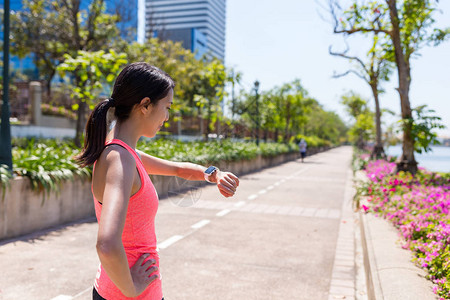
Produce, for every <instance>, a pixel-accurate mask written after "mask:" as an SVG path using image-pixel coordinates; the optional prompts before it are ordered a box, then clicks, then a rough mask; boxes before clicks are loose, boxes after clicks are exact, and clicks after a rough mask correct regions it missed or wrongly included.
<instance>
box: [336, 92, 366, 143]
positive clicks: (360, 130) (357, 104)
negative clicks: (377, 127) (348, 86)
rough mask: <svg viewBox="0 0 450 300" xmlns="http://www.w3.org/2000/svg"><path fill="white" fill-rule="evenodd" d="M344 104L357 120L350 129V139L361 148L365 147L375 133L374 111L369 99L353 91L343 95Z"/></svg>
mask: <svg viewBox="0 0 450 300" xmlns="http://www.w3.org/2000/svg"><path fill="white" fill-rule="evenodd" d="M342 104H344V106H345V107H346V110H347V112H348V113H349V114H350V116H352V117H353V119H354V121H355V122H354V124H353V126H352V127H351V128H350V131H349V136H350V141H351V142H354V143H355V144H356V146H357V147H358V148H359V149H364V147H365V145H366V142H367V141H368V140H369V139H370V138H371V137H372V135H373V127H374V124H373V113H372V112H371V111H370V109H369V107H368V106H367V101H366V100H364V99H363V98H362V97H361V96H360V95H358V94H355V93H353V92H350V93H348V94H347V95H343V96H342Z"/></svg>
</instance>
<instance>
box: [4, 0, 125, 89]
mask: <svg viewBox="0 0 450 300" xmlns="http://www.w3.org/2000/svg"><path fill="white" fill-rule="evenodd" d="M80 4H81V0H62V1H51V0H24V1H23V9H22V10H20V11H17V12H15V13H14V14H13V15H12V17H11V25H12V26H11V35H12V40H11V45H12V47H11V52H12V53H13V54H14V55H17V56H19V57H21V58H23V57H25V56H27V55H29V54H34V60H35V64H36V66H37V68H38V70H39V74H40V76H41V77H42V78H43V79H44V80H45V81H46V82H47V93H48V94H50V91H51V80H52V79H53V77H54V75H55V73H56V68H57V66H58V65H59V64H61V63H62V62H64V59H65V56H64V55H65V54H69V55H71V56H76V55H77V51H79V50H85V51H96V50H100V49H104V48H108V47H109V45H111V43H112V41H113V40H114V39H115V37H119V34H118V33H119V31H118V29H117V26H116V22H117V20H118V18H117V16H113V15H108V14H105V13H104V10H105V4H104V0H92V2H91V5H90V6H89V9H88V10H81V8H80Z"/></svg>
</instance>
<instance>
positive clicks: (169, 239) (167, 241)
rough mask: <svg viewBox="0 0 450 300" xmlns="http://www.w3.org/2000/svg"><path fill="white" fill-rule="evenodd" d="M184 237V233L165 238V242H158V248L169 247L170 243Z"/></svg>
mask: <svg viewBox="0 0 450 300" xmlns="http://www.w3.org/2000/svg"><path fill="white" fill-rule="evenodd" d="M182 238H183V236H182V235H174V236H172V237H170V238H168V239H167V240H165V241H164V242H162V243H159V244H158V248H160V249H166V248H167V247H169V246H170V245H172V244H174V243H176V242H178V241H179V240H181V239H182Z"/></svg>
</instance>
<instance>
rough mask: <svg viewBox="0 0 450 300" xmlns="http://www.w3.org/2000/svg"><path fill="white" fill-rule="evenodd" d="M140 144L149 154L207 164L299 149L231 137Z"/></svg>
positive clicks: (291, 145) (139, 146)
mask: <svg viewBox="0 0 450 300" xmlns="http://www.w3.org/2000/svg"><path fill="white" fill-rule="evenodd" d="M137 148H138V149H139V150H142V151H144V152H146V153H148V154H150V155H154V156H157V157H160V158H163V159H168V160H172V161H188V162H192V163H197V164H202V165H207V164H215V163H219V162H222V163H223V162H231V161H238V160H250V159H253V158H255V157H256V156H257V155H259V154H261V155H262V156H265V157H270V156H276V155H279V154H283V153H289V152H296V151H297V146H296V145H295V144H289V145H286V144H278V143H261V144H260V147H259V148H258V146H256V144H255V143H251V142H232V141H231V140H219V141H216V140H213V141H208V142H205V141H195V142H181V141H178V140H170V139H157V140H141V141H139V143H138V146H137Z"/></svg>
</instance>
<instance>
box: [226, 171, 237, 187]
mask: <svg viewBox="0 0 450 300" xmlns="http://www.w3.org/2000/svg"><path fill="white" fill-rule="evenodd" d="M228 176H229V177H231V179H233V180H234V182H236V187H238V186H239V178H238V177H237V176H236V175H234V174H233V173H228Z"/></svg>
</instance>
